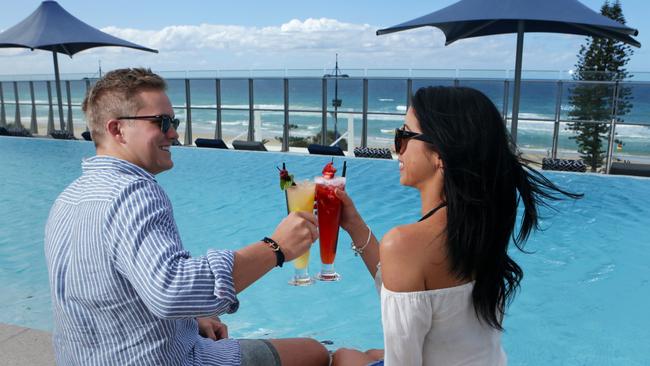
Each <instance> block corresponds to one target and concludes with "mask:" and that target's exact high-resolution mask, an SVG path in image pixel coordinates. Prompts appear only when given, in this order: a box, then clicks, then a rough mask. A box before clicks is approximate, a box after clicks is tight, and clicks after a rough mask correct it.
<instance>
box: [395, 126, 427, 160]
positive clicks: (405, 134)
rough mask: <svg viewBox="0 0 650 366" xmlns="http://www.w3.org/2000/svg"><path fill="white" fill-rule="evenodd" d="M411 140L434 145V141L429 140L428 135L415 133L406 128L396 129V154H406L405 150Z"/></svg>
mask: <svg viewBox="0 0 650 366" xmlns="http://www.w3.org/2000/svg"><path fill="white" fill-rule="evenodd" d="M410 139H415V140H420V141H424V142H426V143H429V144H433V141H432V140H431V139H430V138H428V137H427V136H426V135H423V134H421V133H417V132H413V131H408V130H405V129H404V128H396V129H395V152H397V153H398V154H402V153H404V150H406V144H407V143H408V140H410Z"/></svg>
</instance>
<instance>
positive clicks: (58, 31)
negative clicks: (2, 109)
mask: <svg viewBox="0 0 650 366" xmlns="http://www.w3.org/2000/svg"><path fill="white" fill-rule="evenodd" d="M104 46H118V47H128V48H134V49H137V50H142V51H148V52H155V53H158V51H156V50H154V49H151V48H147V47H143V46H140V45H137V44H135V43H131V42H129V41H125V40H123V39H120V38H117V37H113V36H111V35H110V34H107V33H104V32H102V31H100V30H98V29H96V28H93V27H91V26H90V25H88V24H86V23H84V22H82V21H81V20H79V19H77V18H75V17H74V16H73V15H72V14H70V13H68V12H67V11H66V10H65V9H63V8H62V7H61V6H60V5H59V4H58V3H57V2H56V1H43V2H42V3H41V5H40V6H39V7H38V8H37V9H36V10H34V12H33V13H32V14H31V15H30V16H28V17H27V18H25V19H24V20H23V21H21V22H20V23H18V24H16V25H14V26H13V27H11V28H9V29H7V30H6V31H4V32H2V33H0V47H2V48H10V47H22V48H29V49H31V50H32V51H33V50H35V49H39V50H47V51H52V56H53V58H54V76H55V81H56V95H57V97H58V100H59V119H60V122H61V126H63V106H62V101H61V85H60V77H59V60H58V58H57V53H63V54H66V55H68V56H70V57H72V55H74V54H76V53H77V52H81V51H83V50H87V49H89V48H94V47H104ZM68 129H71V126H68ZM50 130H51V127H50V126H48V133H50V132H51V131H50ZM70 132H73V131H70Z"/></svg>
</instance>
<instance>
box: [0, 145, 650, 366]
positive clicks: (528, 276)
mask: <svg viewBox="0 0 650 366" xmlns="http://www.w3.org/2000/svg"><path fill="white" fill-rule="evenodd" d="M93 154H94V148H93V146H92V144H91V143H87V142H81V141H59V140H45V139H24V138H8V137H0V182H2V185H1V186H0V187H1V189H0V222H1V224H0V233H1V234H0V289H1V290H0V322H2V323H11V324H17V325H21V326H26V327H32V328H38V329H44V330H50V329H51V326H52V320H51V314H50V295H49V288H48V282H47V269H46V265H45V259H44V254H43V227H44V224H45V220H46V219H47V215H48V212H49V208H50V206H51V204H52V202H53V201H54V199H55V198H56V196H57V195H58V194H59V193H60V191H61V190H62V189H63V188H64V187H65V186H66V185H67V184H69V183H70V182H71V181H72V180H74V179H75V178H76V177H78V176H79V174H80V171H81V169H80V161H81V159H82V158H84V157H89V156H92V155H93ZM173 157H174V161H175V164H176V166H175V168H174V169H173V170H172V171H170V172H166V173H163V174H161V175H159V177H158V180H159V182H160V183H161V184H162V185H163V187H164V188H165V190H166V191H167V193H168V194H169V196H170V198H171V200H172V203H173V205H174V213H175V216H176V219H177V222H178V227H179V230H180V232H181V236H182V238H183V241H184V245H185V247H186V248H187V249H188V250H190V251H191V252H192V253H193V254H195V255H198V254H201V253H204V252H205V250H206V249H207V248H211V247H218V248H232V249H236V248H239V247H241V246H243V245H246V244H248V243H250V242H253V241H256V240H258V239H260V238H261V237H262V236H264V235H268V233H270V232H272V230H273V229H274V228H275V225H276V224H277V223H278V222H279V221H280V219H281V218H282V216H283V214H284V212H285V206H284V205H285V203H284V197H283V195H282V192H281V191H280V189H279V184H278V176H277V170H276V169H275V167H276V166H278V165H281V164H282V162H286V163H287V166H288V168H289V169H290V171H291V172H292V173H294V174H295V176H296V177H297V178H311V177H313V176H315V175H317V174H318V173H319V172H320V169H321V167H322V166H323V165H324V163H325V162H327V161H329V159H330V158H328V157H324V156H303V155H296V154H280V153H271V152H268V153H256V152H236V151H223V150H210V149H195V148H174V149H173ZM335 164H336V165H337V166H339V167H340V166H341V164H342V159H340V158H335ZM347 176H348V186H347V190H348V191H349V192H350V194H351V195H352V196H353V197H354V198H355V200H356V202H357V205H358V207H359V210H360V211H361V213H362V214H363V215H364V217H365V218H366V220H367V221H368V222H369V224H370V225H371V227H372V229H373V230H374V231H375V232H376V233H377V234H378V236H381V235H382V234H384V233H385V232H386V231H388V230H389V229H390V228H391V227H392V226H394V225H396V224H400V223H406V222H412V221H415V220H417V219H418V217H419V205H418V204H417V200H418V196H417V193H416V191H415V190H412V189H408V188H404V187H401V186H399V184H398V172H397V164H396V162H395V161H385V160H367V159H348V174H347ZM548 176H549V177H550V178H551V179H552V180H553V181H555V182H556V183H558V184H560V185H561V186H563V187H565V188H568V189H570V190H572V191H577V192H584V193H585V198H584V199H582V200H579V201H576V202H572V201H562V202H559V203H554V204H553V205H554V207H555V208H557V209H558V212H557V213H556V214H554V215H553V216H552V217H550V218H548V219H545V220H543V222H542V226H543V227H544V228H546V230H545V231H544V232H542V233H538V234H534V235H533V236H532V237H531V239H530V240H529V242H528V244H527V246H526V248H527V249H528V250H530V251H533V252H534V253H533V254H521V253H515V252H513V255H514V256H515V258H516V260H517V261H518V262H519V263H520V265H521V266H522V267H523V269H524V272H525V277H524V280H523V284H522V290H521V292H520V293H519V294H518V296H517V297H516V298H515V301H514V303H513V304H512V306H511V307H510V309H509V311H508V316H507V318H506V322H505V328H506V332H505V334H504V347H505V349H506V352H507V353H508V357H509V361H510V364H511V365H645V364H647V362H648V360H650V350H649V349H648V347H647V344H648V339H650V317H648V316H647V314H646V309H647V307H648V304H650V281H649V280H650V266H648V264H647V263H648V259H650V179H643V178H626V177H619V176H616V177H613V176H600V175H591V174H570V173H565V174H559V173H554V174H548ZM317 249H318V248H317V247H316V246H314V247H313V248H312V259H311V267H312V271H315V270H317V268H318V265H319V257H318V252H317ZM335 264H336V267H337V269H338V270H339V272H340V273H341V274H342V276H343V279H342V280H341V281H340V282H338V283H322V282H319V283H317V284H316V285H314V286H311V287H306V288H296V287H291V286H289V285H287V280H288V279H289V277H290V276H291V272H292V268H291V266H290V265H288V266H285V267H284V268H282V269H275V270H273V271H272V272H271V273H270V274H269V275H268V276H266V277H265V278H263V279H262V280H261V281H259V282H258V283H256V284H254V285H253V286H252V287H251V288H249V289H247V290H246V291H244V292H243V293H242V294H241V295H240V300H241V303H242V304H241V307H240V309H239V311H238V312H237V313H235V314H232V315H227V316H224V317H223V320H224V321H225V322H227V323H228V325H229V328H230V333H231V336H234V337H289V336H310V337H314V338H316V339H319V340H331V341H333V344H332V345H331V346H329V347H330V348H332V349H336V348H338V347H344V346H345V347H357V348H373V347H382V336H381V324H380V314H379V300H378V296H377V294H376V293H375V291H374V287H373V283H372V281H371V279H370V277H369V276H368V275H367V272H366V270H365V268H364V266H363V265H362V263H361V261H360V259H359V258H358V257H354V256H353V254H352V252H351V250H350V249H349V237H348V236H347V235H345V233H344V232H343V231H341V236H340V238H339V250H338V254H337V258H336V262H335Z"/></svg>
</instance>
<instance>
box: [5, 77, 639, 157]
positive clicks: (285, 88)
mask: <svg viewBox="0 0 650 366" xmlns="http://www.w3.org/2000/svg"><path fill="white" fill-rule="evenodd" d="M84 80H85V89H86V91H87V89H88V88H90V86H91V83H92V82H93V80H91V79H87V78H84ZM199 80H200V81H201V82H205V81H206V80H208V81H209V80H212V81H213V82H214V106H198V105H193V103H192V102H193V101H192V94H191V90H192V83H193V82H195V81H199ZM226 80H227V81H233V80H235V81H236V80H239V81H241V82H246V83H247V85H248V106H247V107H232V106H225V105H224V104H223V100H222V96H223V91H224V90H223V89H224V88H223V85H222V84H223V82H224V81H226ZM264 80H277V81H281V83H282V94H283V96H282V104H281V107H280V108H267V107H256V105H255V81H264ZM297 80H311V81H313V82H314V83H316V82H318V81H319V80H320V84H321V92H320V94H321V105H320V106H319V107H315V106H314V107H313V108H300V109H296V108H290V103H289V94H290V93H289V90H290V86H291V83H292V82H295V81H297ZM378 80H396V81H402V82H405V89H406V90H404V91H403V92H402V93H400V94H401V95H403V98H404V99H403V102H404V105H405V106H406V107H407V108H408V103H409V99H410V98H409V96H410V95H411V93H412V92H413V87H414V84H423V83H425V84H432V85H435V84H444V85H464V84H472V83H483V82H489V83H503V91H502V93H501V99H502V110H501V112H502V114H503V116H505V117H504V120H505V122H506V123H509V122H510V120H511V116H510V106H509V104H510V103H509V102H510V89H511V87H512V81H511V80H510V79H501V80H499V79H483V78H463V79H459V78H411V77H409V78H389V77H374V78H369V77H351V78H347V79H346V81H348V82H349V81H352V82H358V83H360V84H361V90H362V92H361V100H362V103H361V108H360V110H356V109H352V110H347V111H339V112H338V115H339V116H342V117H344V118H345V117H348V118H353V119H356V118H360V119H361V131H360V132H361V134H360V144H359V145H360V146H361V147H367V146H368V133H369V129H368V118H369V117H372V116H395V118H396V120H399V119H401V118H402V116H403V115H404V112H403V111H400V112H386V111H378V110H372V109H371V108H370V106H369V100H368V98H369V90H368V88H369V86H368V84H369V81H372V82H375V81H378ZM168 81H170V82H176V83H180V84H182V85H183V88H184V91H183V92H184V98H183V99H184V103H183V104H176V105H174V108H175V109H182V110H184V112H185V130H184V136H183V141H184V144H185V145H191V144H193V137H194V136H193V130H192V123H193V116H192V110H193V109H195V110H210V111H214V113H215V118H216V120H215V129H214V137H215V138H223V137H224V134H223V112H229V111H231V112H248V125H247V129H246V139H247V140H248V141H253V140H254V139H256V137H258V138H259V136H260V134H258V133H256V132H259V131H256V128H259V127H260V123H261V121H259V119H260V116H261V113H282V114H283V119H282V124H283V125H282V136H281V139H282V144H281V151H289V149H290V147H291V146H290V142H289V136H290V114H291V113H313V114H320V116H321V131H320V132H321V134H320V143H321V144H327V143H328V142H329V141H328V136H327V133H326V132H327V130H328V116H331V115H332V114H333V113H335V111H334V110H332V108H331V107H330V106H329V99H328V95H329V94H328V87H329V85H328V83H331V82H333V81H332V79H326V78H316V77H298V78H288V77H283V78H276V77H261V78H241V77H233V78H227V77H226V78H210V79H206V78H197V79H190V78H183V79H173V78H171V79H168ZM35 82H38V83H43V82H44V83H45V84H44V85H45V88H46V90H47V101H46V102H37V101H36V98H35V92H34V83H35ZM19 83H27V85H28V87H29V98H28V99H29V101H26V100H23V101H21V100H20V95H21V94H20V93H19ZM70 83H71V81H70V80H66V81H65V91H66V95H65V103H64V104H65V108H66V109H67V121H64V119H63V114H64V113H63V111H61V110H60V111H59V113H58V114H59V127H60V129H61V130H66V131H70V132H73V131H74V120H73V109H79V110H80V107H81V104H80V102H76V103H75V102H73V98H72V97H71V84H70ZM535 83H547V84H548V83H554V84H555V85H556V91H555V109H554V115H553V117H552V118H538V117H525V118H523V117H521V116H520V119H521V120H526V121H536V122H548V123H553V133H552V142H551V146H550V150H549V155H550V157H553V158H556V157H557V156H558V146H559V144H558V141H559V136H560V125H561V124H562V123H574V122H582V123H606V124H608V125H609V126H610V127H611V128H610V131H609V136H608V139H607V144H606V146H607V155H606V156H607V158H606V162H605V165H604V166H605V167H606V170H609V169H608V168H609V165H610V162H611V161H612V154H613V151H614V143H615V141H614V140H615V139H616V127H617V125H621V124H620V123H617V121H618V105H617V101H618V99H619V98H618V95H619V92H620V90H621V87H622V86H626V87H629V86H631V85H632V86H633V85H641V86H643V87H647V88H649V90H650V82H618V81H617V82H601V81H574V80H556V81H550V80H544V79H538V80H524V84H525V85H534V84H535ZM567 83H570V84H571V85H574V86H577V85H605V86H607V87H611V88H612V96H611V98H612V99H611V105H612V111H611V114H610V118H609V120H607V121H576V120H572V119H569V118H563V116H562V102H563V100H564V99H563V98H564V97H565V95H563V94H564V91H565V88H566V84H567ZM8 85H11V86H12V87H13V88H12V89H13V93H12V94H13V99H14V100H13V101H9V100H6V99H5V88H6V87H7V86H8ZM479 89H480V88H479ZM25 99H27V98H25ZM642 102H643V103H645V104H648V105H650V101H645V100H644V101H642ZM9 106H13V107H14V109H15V114H14V124H15V125H16V127H21V128H22V127H23V126H22V117H21V106H23V107H24V106H30V107H31V113H30V128H29V130H30V131H31V132H32V133H34V134H38V121H37V113H36V110H37V107H47V110H48V112H47V134H48V135H49V134H51V133H52V131H54V130H55V128H54V126H55V121H54V116H55V114H54V108H55V107H56V103H54V102H53V100H52V85H51V82H50V81H33V80H30V81H0V126H7V111H8V107H9ZM57 109H58V108H57ZM522 112H526V110H525V108H524V109H523V110H522ZM645 118H648V120H644V121H637V122H636V123H624V125H650V116H645ZM256 119H257V120H258V121H257V122H258V123H256ZM350 127H351V128H354V123H348V132H347V133H349V135H350V136H354V134H355V133H354V131H350V130H349V129H350ZM335 139H336V136H335ZM348 142H349V146H350V145H351V146H352V147H353V146H354V145H355V141H354V140H353V139H352V141H348ZM350 150H351V149H350ZM649 155H650V152H649Z"/></svg>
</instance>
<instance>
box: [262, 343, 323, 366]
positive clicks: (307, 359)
mask: <svg viewBox="0 0 650 366" xmlns="http://www.w3.org/2000/svg"><path fill="white" fill-rule="evenodd" d="M269 342H271V344H272V345H273V346H274V347H275V349H276V351H277V352H278V354H279V355H280V360H281V361H282V366H303V365H314V366H321V365H322V366H328V365H329V362H330V356H329V353H328V352H327V349H326V348H325V346H323V345H322V344H320V342H318V341H316V340H314V339H311V338H284V339H269Z"/></svg>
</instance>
